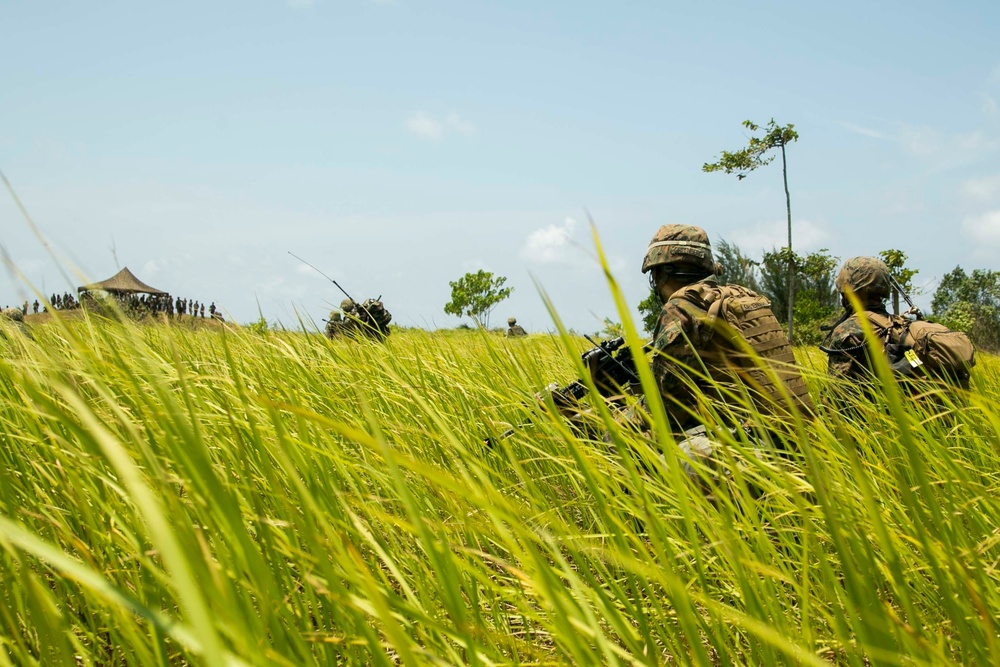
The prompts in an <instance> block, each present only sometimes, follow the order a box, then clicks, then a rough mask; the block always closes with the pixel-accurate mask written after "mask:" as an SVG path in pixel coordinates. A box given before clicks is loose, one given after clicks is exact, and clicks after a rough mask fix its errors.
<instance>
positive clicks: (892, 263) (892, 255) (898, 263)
mask: <svg viewBox="0 0 1000 667" xmlns="http://www.w3.org/2000/svg"><path fill="white" fill-rule="evenodd" d="M878 256H879V257H880V258H881V259H882V261H883V262H885V265H886V266H887V267H889V273H891V274H892V277H893V278H895V279H896V282H898V283H899V285H900V286H901V287H902V288H903V289H904V290H905V291H906V293H907V294H908V295H909V294H913V276H915V275H917V273H919V271H918V270H917V269H908V268H906V253H905V252H903V251H902V250H895V249H892V248H890V249H889V250H883V251H882V252H880V253H879V254H878ZM892 312H893V313H895V314H896V315H899V292H897V291H896V290H892Z"/></svg>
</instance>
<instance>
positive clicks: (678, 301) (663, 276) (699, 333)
mask: <svg viewBox="0 0 1000 667" xmlns="http://www.w3.org/2000/svg"><path fill="white" fill-rule="evenodd" d="M642 271H643V273H649V274H650V276H649V284H650V287H651V288H652V289H654V290H655V291H656V292H657V294H659V296H660V299H661V300H662V301H663V304H664V305H663V309H662V310H661V311H660V316H659V319H658V320H657V324H656V328H655V329H654V331H653V349H654V352H655V355H654V357H653V363H652V369H653V375H654V377H655V378H656V383H657V386H658V387H659V389H660V394H661V396H662V397H663V402H664V405H665V406H666V409H667V413H668V415H669V416H670V418H671V420H672V421H673V422H674V423H675V424H677V426H679V427H680V428H681V429H686V428H690V427H691V426H692V425H693V424H695V423H697V421H698V420H697V418H696V417H695V415H697V414H698V412H699V410H698V407H697V406H698V400H699V394H702V395H706V394H707V395H710V396H713V397H714V398H716V399H718V400H722V401H723V402H730V399H729V398H728V397H727V396H724V395H722V394H721V393H720V392H718V391H717V387H719V386H720V385H721V386H726V385H729V386H732V384H733V383H734V382H741V383H743V384H747V385H752V386H751V388H752V389H753V391H752V392H751V395H752V396H754V397H755V399H757V403H758V405H757V407H758V409H759V410H760V411H761V412H765V413H774V412H782V411H785V412H787V411H788V410H789V406H787V404H786V402H785V400H784V398H783V394H785V393H787V394H788V395H789V396H791V397H792V406H791V407H790V409H793V410H800V411H803V412H805V413H811V412H812V402H811V400H810V398H809V394H808V392H807V391H806V389H805V382H804V381H803V380H802V376H801V374H800V373H799V371H798V369H797V368H796V367H795V366H794V356H793V354H792V348H791V344H790V343H789V342H788V338H787V337H786V336H785V334H784V333H783V331H782V329H781V325H780V324H779V323H778V321H777V319H776V318H775V317H774V314H773V312H771V308H770V304H769V302H768V301H767V299H764V298H763V297H761V296H759V295H757V294H755V293H754V292H752V291H751V290H749V289H747V288H745V287H741V286H739V285H727V286H720V285H719V280H718V278H717V276H716V275H715V274H716V272H717V266H716V264H715V262H714V259H713V257H712V248H711V245H710V243H709V239H708V235H707V234H706V233H705V231H704V230H703V229H701V228H700V227H694V226H690V225H664V226H663V227H660V229H659V230H658V231H657V232H656V234H655V235H654V236H653V239H652V240H651V241H650V243H649V248H648V250H647V251H646V257H645V259H644V260H643V263H642ZM726 299H729V300H738V301H739V303H741V304H745V305H743V307H742V308H743V309H744V310H747V311H748V312H752V313H753V316H754V318H755V319H754V320H753V322H754V324H753V326H752V327H746V328H744V329H740V330H737V331H729V332H728V333H729V334H730V335H725V334H720V329H721V327H722V326H723V325H722V324H719V322H718V320H719V319H720V316H721V312H722V311H721V310H720V309H721V307H722V306H723V305H724V300H726ZM732 334H738V335H739V337H740V338H742V339H743V342H745V343H746V344H747V345H749V347H750V348H752V349H753V350H754V351H755V352H756V353H757V354H758V355H759V356H760V358H761V359H762V360H763V361H764V362H765V363H766V365H767V366H769V368H770V369H771V370H773V371H774V372H775V374H776V375H777V377H778V378H779V379H780V380H781V382H782V383H783V384H784V385H785V386H784V388H783V389H784V391H782V390H780V389H778V388H776V387H773V386H770V385H768V384H767V379H766V377H764V376H761V375H759V374H755V373H754V372H752V370H753V369H751V370H750V371H749V372H748V370H747V367H748V365H752V364H748V363H747V362H748V360H747V359H746V355H745V354H743V352H742V351H741V350H740V349H738V348H742V347H743V346H742V345H740V344H739V342H735V341H734V339H733V335H732ZM700 369H704V371H705V373H701V372H700ZM758 370H759V369H758ZM692 371H693V372H692ZM702 374H704V375H707V378H705V377H699V375H702ZM709 380H711V381H709Z"/></svg>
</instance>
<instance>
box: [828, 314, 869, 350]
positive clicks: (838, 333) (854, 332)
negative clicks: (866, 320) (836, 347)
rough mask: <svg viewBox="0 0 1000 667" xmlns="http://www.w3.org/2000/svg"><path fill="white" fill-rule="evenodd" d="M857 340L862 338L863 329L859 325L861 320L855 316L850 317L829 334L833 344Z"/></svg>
mask: <svg viewBox="0 0 1000 667" xmlns="http://www.w3.org/2000/svg"><path fill="white" fill-rule="evenodd" d="M857 338H864V328H863V327H862V325H861V318H860V317H858V315H857V314H855V315H851V316H850V317H848V318H847V319H846V320H844V321H843V322H841V323H840V324H838V325H837V326H835V327H834V328H833V331H831V332H830V341H831V343H833V344H837V343H842V342H844V341H847V340H850V339H857Z"/></svg>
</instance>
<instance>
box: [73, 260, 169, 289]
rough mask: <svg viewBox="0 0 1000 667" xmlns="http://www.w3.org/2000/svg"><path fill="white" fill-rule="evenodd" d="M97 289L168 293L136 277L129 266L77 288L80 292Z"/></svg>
mask: <svg viewBox="0 0 1000 667" xmlns="http://www.w3.org/2000/svg"><path fill="white" fill-rule="evenodd" d="M95 290H101V291H104V292H111V293H112V294H136V293H139V294H166V292H164V291H162V290H158V289H156V288H155V287H150V286H149V285H147V284H146V283H144V282H142V281H141V280H139V279H138V278H136V277H135V275H134V274H133V273H132V272H131V271H129V270H128V267H127V266H126V267H125V268H124V269H122V270H121V271H119V272H118V273H116V274H115V275H113V276H111V277H110V278H108V279H107V280H102V281H101V282H99V283H93V284H91V285H84V286H83V287H77V288H76V291H77V292H78V293H82V292H91V291H95Z"/></svg>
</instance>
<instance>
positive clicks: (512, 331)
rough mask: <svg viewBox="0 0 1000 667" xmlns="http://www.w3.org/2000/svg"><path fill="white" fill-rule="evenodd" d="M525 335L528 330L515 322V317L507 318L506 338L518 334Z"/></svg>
mask: <svg viewBox="0 0 1000 667" xmlns="http://www.w3.org/2000/svg"><path fill="white" fill-rule="evenodd" d="M527 335H528V332H527V331H525V330H524V327H522V326H521V325H520V324H518V323H517V318H516V317H508V318H507V338H516V337H518V336H527Z"/></svg>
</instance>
